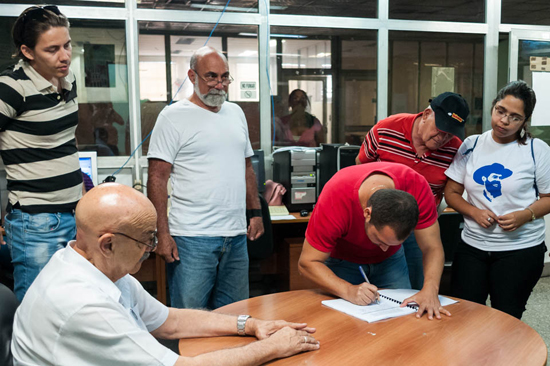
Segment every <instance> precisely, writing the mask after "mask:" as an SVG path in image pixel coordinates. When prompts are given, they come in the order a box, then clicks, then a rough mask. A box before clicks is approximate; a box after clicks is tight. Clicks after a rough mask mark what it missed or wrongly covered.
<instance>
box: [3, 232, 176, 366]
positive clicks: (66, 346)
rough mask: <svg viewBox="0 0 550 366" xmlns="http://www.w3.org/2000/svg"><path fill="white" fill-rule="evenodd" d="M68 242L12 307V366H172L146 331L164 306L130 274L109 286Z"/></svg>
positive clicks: (171, 357)
mask: <svg viewBox="0 0 550 366" xmlns="http://www.w3.org/2000/svg"><path fill="white" fill-rule="evenodd" d="M73 244H74V241H72V242H70V243H69V245H67V247H66V248H65V249H62V250H60V251H58V252H57V253H55V255H54V256H53V257H52V258H51V259H50V261H49V263H48V264H47V265H46V267H44V269H43V270H42V272H40V274H39V276H38V277H37V278H36V280H35V281H34V283H33V284H32V285H31V287H30V288H29V291H28V292H27V294H26V295H25V298H24V299H23V302H22V303H21V305H20V306H19V308H18V309H17V312H16V314H15V320H14V326H13V340H12V347H11V349H12V353H13V357H14V363H15V365H71V366H74V365H109V366H114V365H165V366H171V365H174V363H175V362H176V360H177V358H178V355H177V354H176V353H174V352H172V351H171V350H169V349H168V348H166V347H164V346H163V345H161V344H160V343H159V342H158V341H157V340H156V339H155V338H154V337H153V336H152V335H151V334H150V333H149V332H151V331H154V330H155V329H157V328H158V327H160V326H161V325H162V324H163V323H164V322H165V321H166V319H167V318H168V311H169V310H168V308H167V307H166V306H164V305H163V304H161V303H160V302H158V301H157V300H156V299H155V298H153V297H152V296H151V295H149V294H148V293H147V292H146V291H145V290H144V289H143V287H142V286H141V284H140V283H139V282H138V281H137V280H136V279H135V278H133V277H132V276H130V275H126V276H125V277H123V278H121V279H120V280H118V281H117V282H116V283H113V282H112V281H111V280H110V279H109V278H108V277H107V276H105V275H104V274H103V273H102V272H101V271H99V270H98V269H97V268H96V267H94V266H93V265H92V264H91V263H90V262H89V261H87V260H86V259H85V258H84V257H82V256H81V255H80V254H78V253H77V252H76V251H75V250H74V249H73V248H72V245H73Z"/></svg>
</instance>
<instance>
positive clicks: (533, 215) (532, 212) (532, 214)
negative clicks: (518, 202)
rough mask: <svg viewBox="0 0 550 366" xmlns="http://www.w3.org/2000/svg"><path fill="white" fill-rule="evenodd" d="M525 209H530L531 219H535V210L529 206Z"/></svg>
mask: <svg viewBox="0 0 550 366" xmlns="http://www.w3.org/2000/svg"><path fill="white" fill-rule="evenodd" d="M525 209H526V210H529V211H531V221H535V220H536V219H537V217H536V216H535V211H533V210H532V209H531V207H526V208H525Z"/></svg>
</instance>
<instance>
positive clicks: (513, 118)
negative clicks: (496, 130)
mask: <svg viewBox="0 0 550 366" xmlns="http://www.w3.org/2000/svg"><path fill="white" fill-rule="evenodd" d="M506 112H507V110H506V109H504V108H502V107H501V106H499V105H497V106H495V108H493V113H494V114H495V116H497V117H498V118H500V119H503V118H504V117H508V121H509V122H513V123H522V122H523V121H525V117H523V116H520V115H519V114H513V113H506Z"/></svg>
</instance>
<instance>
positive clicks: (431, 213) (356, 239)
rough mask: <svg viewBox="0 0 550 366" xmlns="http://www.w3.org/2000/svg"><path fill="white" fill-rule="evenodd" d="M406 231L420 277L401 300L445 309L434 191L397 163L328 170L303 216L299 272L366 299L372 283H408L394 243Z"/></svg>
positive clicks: (432, 311)
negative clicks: (418, 256) (416, 251)
mask: <svg viewBox="0 0 550 366" xmlns="http://www.w3.org/2000/svg"><path fill="white" fill-rule="evenodd" d="M413 230H414V234H415V236H416V238H417V241H418V245H419V247H420V249H421V251H422V256H423V265H424V277H425V280H424V286H423V287H422V290H420V292H418V293H417V294H415V295H414V296H411V297H410V298H408V299H405V301H403V304H402V306H406V305H407V304H410V303H416V304H417V305H418V312H417V317H421V316H422V314H423V313H424V312H426V313H427V315H428V319H433V317H434V316H435V317H436V318H437V319H440V318H441V314H442V313H443V314H446V315H448V316H450V315H451V314H450V313H449V312H448V311H447V310H445V309H443V308H442V307H441V305H440V303H439V300H438V297H437V295H438V292H439V281H440V279H441V274H442V272H443V263H444V253H443V246H442V244H441V238H440V235H439V224H438V222H437V211H436V208H435V202H434V197H433V194H432V193H431V190H430V187H429V185H428V182H427V181H426V179H425V178H424V177H423V176H421V175H420V174H418V173H417V172H415V171H414V170H412V169H411V168H409V167H407V166H404V165H402V164H396V163H383V162H380V163H371V164H365V165H357V166H352V167H348V168H345V169H343V170H340V171H339V172H338V173H336V174H335V175H334V176H333V177H332V179H331V180H330V181H329V182H328V183H327V184H326V185H325V187H324V188H323V192H322V194H321V195H320V196H319V199H318V202H317V204H316V205H315V209H314V210H313V213H312V215H311V219H310V221H309V224H308V228H307V231H306V240H305V242H304V246H303V249H302V254H301V256H300V261H299V263H298V268H299V271H300V273H301V274H302V275H303V276H305V277H306V278H308V279H309V280H311V281H313V282H315V283H316V284H317V285H319V286H320V287H322V288H323V289H325V290H327V291H328V292H330V293H331V294H333V295H336V296H338V297H341V298H343V299H345V300H348V301H350V302H352V303H354V304H358V305H367V304H370V303H372V302H373V301H375V300H376V299H378V292H377V291H378V288H402V289H408V288H411V285H410V281H409V273H408V269H407V263H406V260H405V256H404V253H403V248H402V247H401V243H402V242H403V241H404V240H405V239H406V238H407V237H408V236H409V235H410V234H411V232H412V231H413ZM359 266H360V267H361V269H362V270H363V272H364V276H363V275H362V273H361V271H360V270H359V268H358V267H359ZM369 280H370V283H369Z"/></svg>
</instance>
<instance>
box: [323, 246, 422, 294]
mask: <svg viewBox="0 0 550 366" xmlns="http://www.w3.org/2000/svg"><path fill="white" fill-rule="evenodd" d="M404 253H405V252H404V250H403V247H401V248H399V250H398V251H397V252H396V253H395V254H394V255H392V256H391V257H389V258H387V259H386V260H384V261H382V262H380V263H372V264H361V267H363V270H364V271H365V273H366V275H367V277H368V279H369V281H370V283H372V284H373V285H375V286H377V287H379V288H404V289H409V288H411V283H410V281H409V271H408V270H407V262H406V261H405V254H404ZM325 264H326V265H327V266H328V268H330V269H331V270H332V272H334V274H335V275H336V276H338V277H340V278H341V279H343V280H346V281H348V282H349V283H351V284H352V285H359V284H361V283H363V282H365V279H364V278H363V276H362V275H361V272H360V271H359V263H353V262H348V261H345V260H343V259H336V258H331V257H329V259H327V260H326V262H325Z"/></svg>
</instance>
